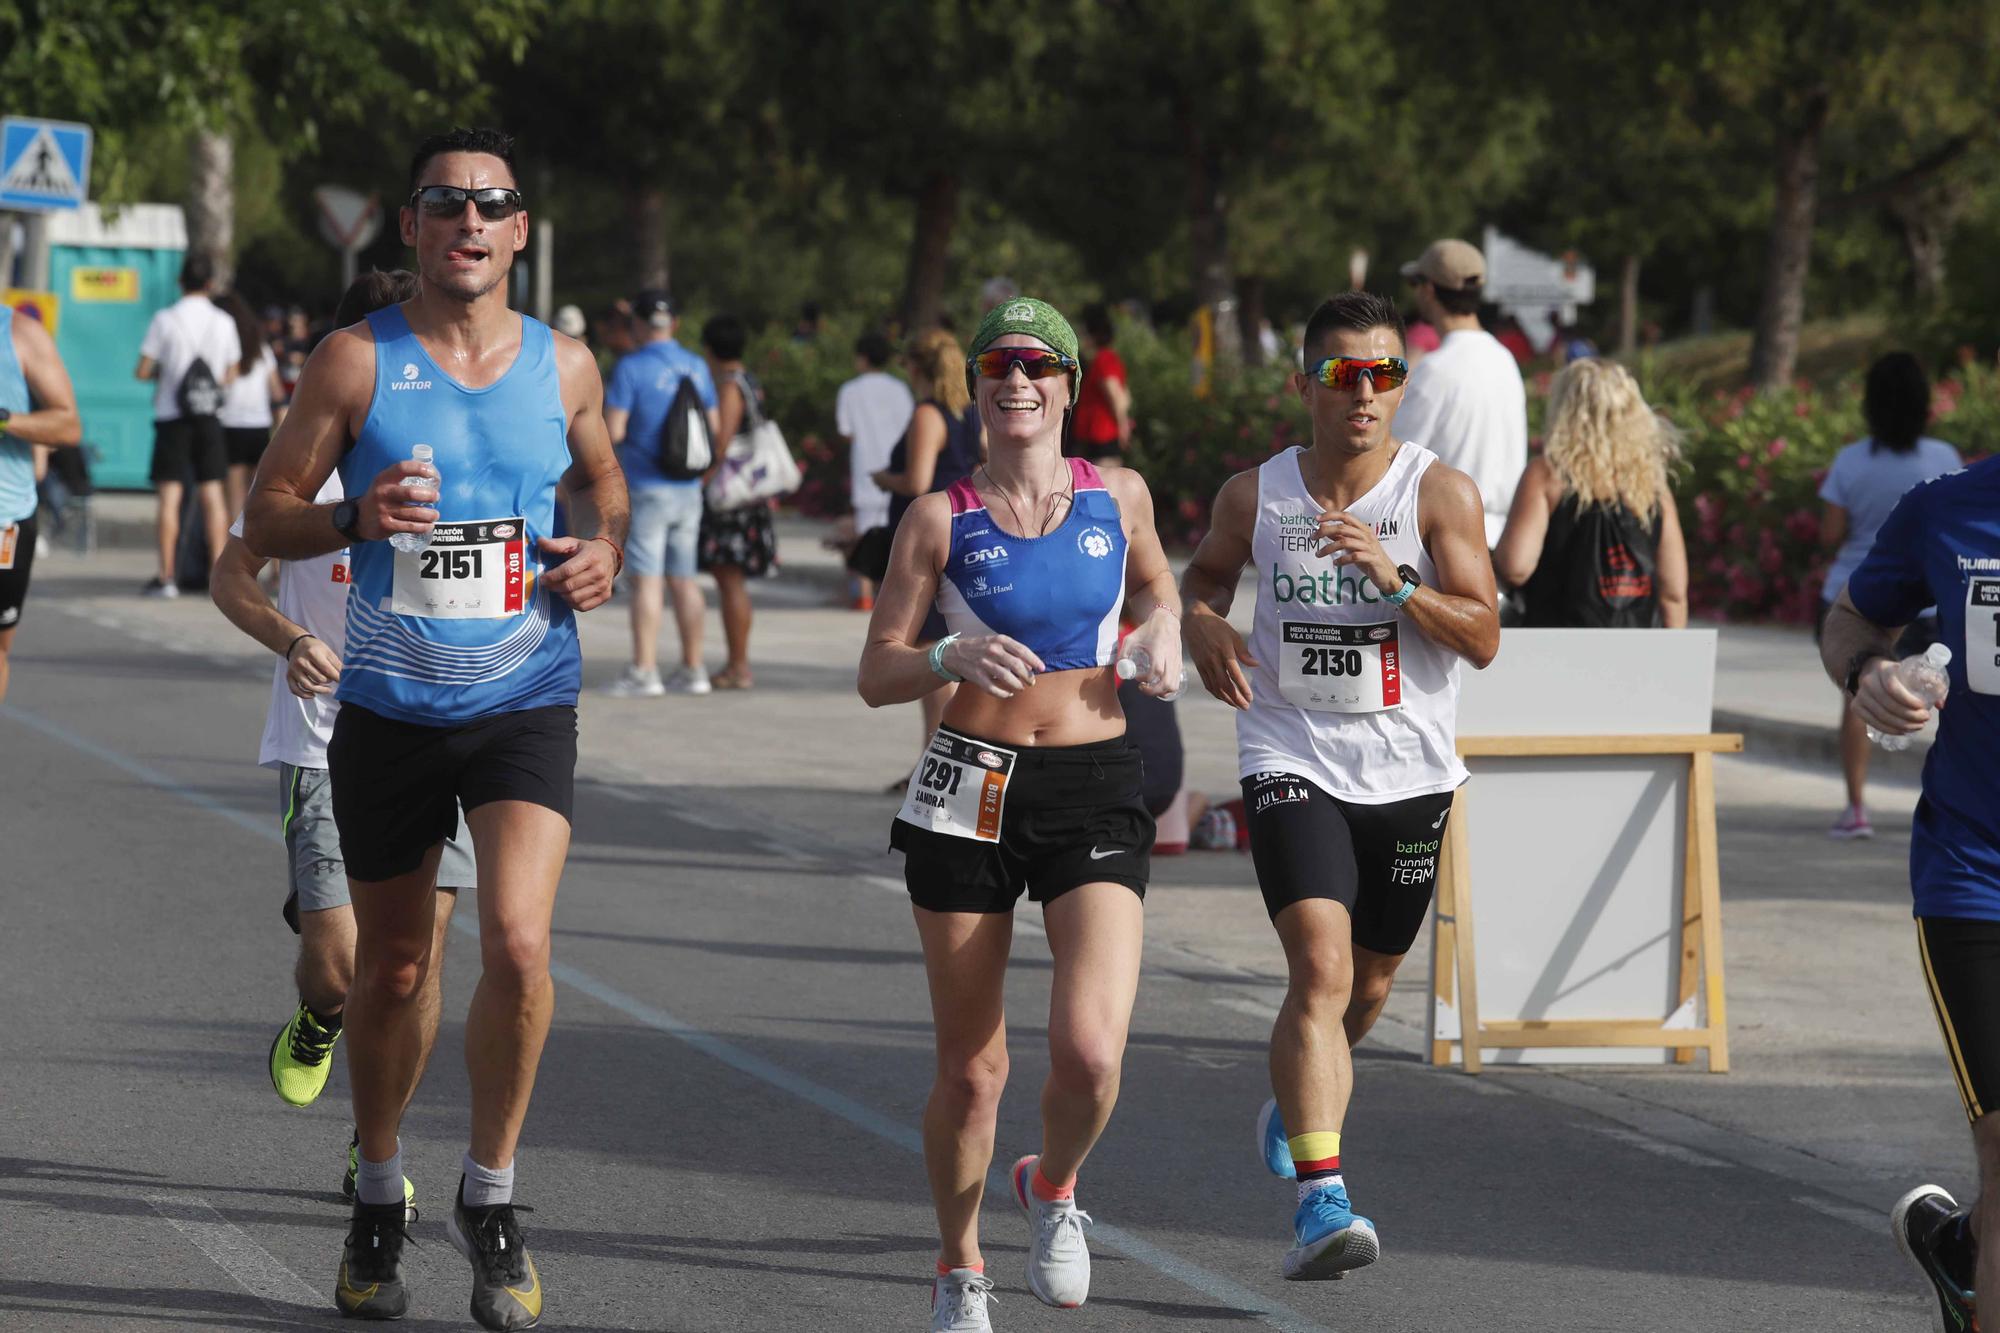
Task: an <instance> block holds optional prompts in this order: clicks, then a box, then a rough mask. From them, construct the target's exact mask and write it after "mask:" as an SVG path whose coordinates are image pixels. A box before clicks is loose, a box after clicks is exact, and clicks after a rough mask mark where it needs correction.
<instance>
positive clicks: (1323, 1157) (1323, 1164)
mask: <svg viewBox="0 0 2000 1333" xmlns="http://www.w3.org/2000/svg"><path fill="white" fill-rule="evenodd" d="M1288 1142H1289V1143H1290V1145H1291V1149H1292V1166H1293V1167H1294V1168H1295V1169H1296V1170H1297V1171H1298V1174H1299V1198H1300V1199H1301V1200H1303V1199H1304V1198H1305V1197H1306V1195H1308V1194H1310V1193H1312V1192H1313V1191H1314V1190H1316V1189H1322V1188H1324V1187H1325V1186H1328V1185H1338V1184H1340V1135H1339V1134H1338V1133H1336V1132H1332V1131H1329V1130H1314V1131H1312V1132H1310V1133H1306V1134H1294V1135H1292V1137H1291V1138H1290V1139H1289V1140H1288Z"/></svg>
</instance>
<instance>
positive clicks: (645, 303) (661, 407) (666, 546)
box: [604, 288, 720, 699]
mask: <svg viewBox="0 0 2000 1333" xmlns="http://www.w3.org/2000/svg"><path fill="white" fill-rule="evenodd" d="M632 305H633V311H632V318H633V320H634V322H635V323H636V324H637V325H638V326H639V329H640V330H641V332H642V333H643V334H644V336H645V339H646V341H645V342H643V343H642V344H640V346H639V347H638V349H637V350H636V351H633V352H632V353H630V354H629V355H627V356H626V357H624V358H623V359H622V360H620V361H619V362H618V365H617V367H616V369H614V370H613V371H612V372H611V383H610V384H609V385H608V386H606V388H605V391H604V424H605V425H606V426H607V427H608V428H609V429H610V431H611V442H612V443H613V444H614V445H616V446H618V462H619V464H620V466H622V467H623V468H624V469H625V480H626V484H627V485H628V486H630V488H631V491H632V530H631V535H630V536H629V537H628V538H627V539H626V540H627V545H626V548H625V563H626V566H627V568H628V570H629V572H630V573H631V574H632V665H631V666H629V667H627V668H626V669H625V674H624V675H622V676H620V677H619V678H618V680H617V681H615V682H614V683H613V684H612V685H611V686H610V689H609V692H610V693H611V694H612V695H615V696H617V697H618V698H622V699H630V698H647V697H651V696H655V695H660V694H665V693H666V692H667V691H669V690H672V691H674V692H675V693H678V694H707V693H708V692H709V688H710V687H709V683H708V672H707V670H706V669H705V668H703V666H702V664H701V627H702V616H703V613H704V611H705V608H706V604H705V603H704V602H703V600H702V595H701V585H700V584H698V583H697V582H696V581H695V573H696V571H695V542H696V538H697V537H698V536H699V534H700V532H701V479H700V478H699V477H696V478H693V479H690V480H677V479H673V478H669V477H668V476H667V475H666V474H665V473H664V472H662V471H661V470H660V450H659V440H660V431H661V428H662V427H663V426H665V425H666V422H667V414H668V411H669V409H671V408H672V407H673V405H674V396H675V395H676V394H677V393H679V392H680V387H681V383H682V382H683V381H688V382H691V383H692V384H693V386H694V390H695V393H696V394H697V395H698V396H699V397H700V399H701V405H702V407H703V408H705V409H706V410H707V413H708V429H709V434H710V436H711V437H713V436H714V435H715V434H716V432H717V431H718V430H719V429H720V426H719V424H718V422H717V419H716V399H715V378H714V376H712V375H710V374H709V371H708V363H707V362H706V361H704V360H703V359H702V358H701V357H700V356H699V355H698V354H697V353H694V352H691V351H689V350H688V349H687V348H685V347H683V346H681V345H680V343H678V342H676V341H675V340H674V333H675V332H676V330H678V329H679V328H680V323H681V322H680V317H679V316H678V315H677V314H675V312H674V302H673V298H672V297H671V296H669V295H668V294H667V293H666V292H664V291H661V290H659V289H657V288H648V289H647V290H645V291H642V292H640V293H639V295H638V296H637V297H635V298H634V299H633V302H632ZM669 591H671V592H672V593H673V597H674V623H675V624H676V625H677V626H678V627H679V629H680V636H681V665H680V667H679V669H678V670H676V671H674V672H673V674H671V675H670V676H668V677H667V679H666V680H665V681H664V682H663V681H661V679H660V669H659V664H658V661H657V658H656V656H655V651H656V641H657V640H658V638H659V635H660V615H661V612H662V611H663V610H664V609H665V605H666V594H667V593H668V592H669Z"/></svg>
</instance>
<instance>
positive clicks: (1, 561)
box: [0, 514, 41, 630]
mask: <svg viewBox="0 0 2000 1333" xmlns="http://www.w3.org/2000/svg"><path fill="white" fill-rule="evenodd" d="M37 518H38V516H37V515H35V514H30V515H28V516H27V517H26V518H24V519H22V520H21V521H20V522H19V523H17V524H14V525H13V530H12V531H11V532H10V531H9V530H8V525H7V524H5V523H0V630H10V629H12V628H14V626H16V625H18V624H20V623H21V608H22V606H24V605H26V603H27V601H28V580H29V579H31V578H33V577H34V574H35V535H36V534H37V533H38V532H40V531H41V524H40V523H39V522H38V521H37Z"/></svg>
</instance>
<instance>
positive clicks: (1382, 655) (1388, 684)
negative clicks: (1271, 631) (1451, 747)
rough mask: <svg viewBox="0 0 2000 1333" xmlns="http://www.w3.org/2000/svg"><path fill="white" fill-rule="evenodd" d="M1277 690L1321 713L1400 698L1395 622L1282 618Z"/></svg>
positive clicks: (1368, 708) (1358, 709)
mask: <svg viewBox="0 0 2000 1333" xmlns="http://www.w3.org/2000/svg"><path fill="white" fill-rule="evenodd" d="M1278 629H1279V643H1280V645H1281V648H1280V653H1279V661H1278V693H1280V694H1282V695H1283V696H1284V697H1285V700H1286V702H1288V703H1292V704H1296V705H1297V706H1298V707H1300V708H1310V709H1312V710H1313V711H1315V712H1321V713H1379V712H1381V711H1382V710H1383V709H1385V708H1400V707H1402V704H1403V668H1402V656H1401V654H1400V653H1399V652H1398V651H1397V646H1396V645H1397V634H1396V622H1395V621H1393V620H1391V621H1388V622H1385V623H1383V624H1380V625H1327V624H1321V623H1319V622H1316V621H1309V620H1286V621H1281V622H1280V623H1279V626H1278Z"/></svg>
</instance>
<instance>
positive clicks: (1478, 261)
mask: <svg viewBox="0 0 2000 1333" xmlns="http://www.w3.org/2000/svg"><path fill="white" fill-rule="evenodd" d="M1403 276H1404V277H1406V278H1423V279H1426V280H1427V281H1430V282H1433V283H1436V284H1437V285H1438V286H1440V287H1443V288H1445V289H1446V290H1448V291H1462V290H1463V289H1465V288H1467V287H1477V286H1479V285H1480V284H1481V283H1483V282H1485V281H1486V256H1484V255H1482V254H1480V253H1479V247H1478V246H1476V245H1473V244H1472V243H1471V242H1469V241H1432V242H1431V243H1430V248H1428V249H1426V250H1425V251H1424V253H1423V254H1422V256H1421V257H1419V258H1418V260H1417V262H1416V263H1414V264H1405V265H1403Z"/></svg>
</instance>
